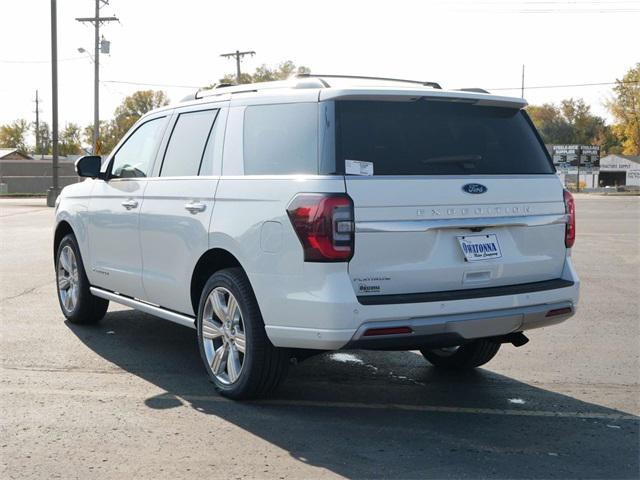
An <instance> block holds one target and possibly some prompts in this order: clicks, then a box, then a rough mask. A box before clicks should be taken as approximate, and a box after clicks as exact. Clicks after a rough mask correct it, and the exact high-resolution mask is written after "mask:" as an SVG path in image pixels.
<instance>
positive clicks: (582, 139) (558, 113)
mask: <svg viewBox="0 0 640 480" xmlns="http://www.w3.org/2000/svg"><path fill="white" fill-rule="evenodd" d="M527 112H528V113H529V116H530V117H531V120H532V121H533V123H534V124H535V126H536V128H537V129H538V131H539V132H540V135H542V138H543V140H544V142H545V143H547V144H551V145H558V144H583V145H591V144H593V145H600V146H601V147H602V149H603V152H610V151H615V149H616V148H617V142H616V139H615V137H614V136H613V135H612V132H611V127H609V126H608V125H606V123H605V121H604V119H603V118H601V117H598V116H597V115H594V114H593V113H591V107H589V105H587V104H586V103H585V102H584V100H583V99H581V98H579V99H574V98H569V99H566V100H562V101H561V102H560V105H554V104H552V103H545V104H543V105H539V106H536V105H531V106H529V107H527Z"/></svg>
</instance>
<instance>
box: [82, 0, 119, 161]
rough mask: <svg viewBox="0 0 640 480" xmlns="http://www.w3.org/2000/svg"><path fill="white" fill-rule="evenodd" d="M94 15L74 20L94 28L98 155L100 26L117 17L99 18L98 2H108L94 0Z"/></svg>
mask: <svg viewBox="0 0 640 480" xmlns="http://www.w3.org/2000/svg"><path fill="white" fill-rule="evenodd" d="M95 2H96V5H95V14H94V16H93V17H81V18H76V20H77V21H78V22H81V23H84V22H90V23H92V24H93V27H94V50H93V52H94V56H93V154H94V155H99V154H100V152H99V141H100V24H101V23H103V22H117V21H118V18H117V17H101V16H100V2H102V3H103V4H105V5H106V4H108V3H109V2H108V0H95Z"/></svg>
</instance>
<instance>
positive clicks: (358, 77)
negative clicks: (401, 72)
mask: <svg viewBox="0 0 640 480" xmlns="http://www.w3.org/2000/svg"><path fill="white" fill-rule="evenodd" d="M309 77H311V78H319V79H323V78H352V79H356V80H382V81H385V82H401V83H413V84H416V85H422V86H423V87H431V88H437V89H439V90H442V87H441V86H440V84H439V83H436V82H424V81H422V80H406V79H403V78H388V77H367V76H363V75H321V74H319V73H298V74H297V75H296V78H309ZM324 83H327V82H324ZM326 86H327V87H328V86H329V84H327V85H326Z"/></svg>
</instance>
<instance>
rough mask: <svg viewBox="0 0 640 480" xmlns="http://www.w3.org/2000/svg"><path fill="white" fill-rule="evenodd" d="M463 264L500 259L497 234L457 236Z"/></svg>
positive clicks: (500, 250) (500, 252) (500, 253)
mask: <svg viewBox="0 0 640 480" xmlns="http://www.w3.org/2000/svg"><path fill="white" fill-rule="evenodd" d="M456 238H457V239H458V244H459V245H460V250H461V251H462V255H464V260H465V262H483V261H486V260H494V259H498V258H502V248H501V247H500V242H499V241H498V234H496V233H483V234H478V235H457V237H456Z"/></svg>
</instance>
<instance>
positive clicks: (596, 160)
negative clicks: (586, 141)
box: [551, 145, 600, 173]
mask: <svg viewBox="0 0 640 480" xmlns="http://www.w3.org/2000/svg"><path fill="white" fill-rule="evenodd" d="M551 155H552V157H553V164H554V165H555V166H556V169H557V170H558V171H560V172H563V173H577V171H578V166H579V168H580V170H581V171H583V172H585V173H590V172H593V171H597V170H598V169H599V168H600V146H599V145H552V146H551Z"/></svg>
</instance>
